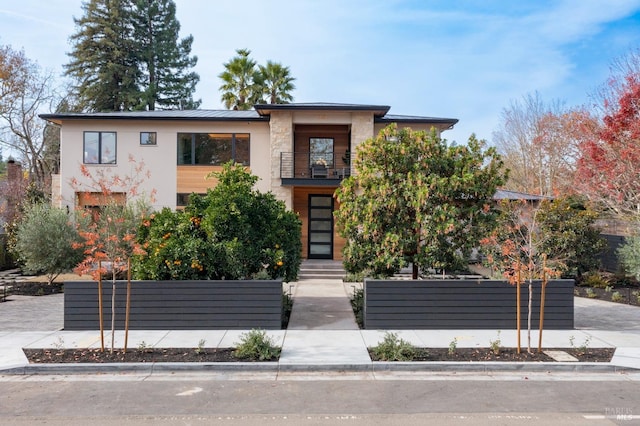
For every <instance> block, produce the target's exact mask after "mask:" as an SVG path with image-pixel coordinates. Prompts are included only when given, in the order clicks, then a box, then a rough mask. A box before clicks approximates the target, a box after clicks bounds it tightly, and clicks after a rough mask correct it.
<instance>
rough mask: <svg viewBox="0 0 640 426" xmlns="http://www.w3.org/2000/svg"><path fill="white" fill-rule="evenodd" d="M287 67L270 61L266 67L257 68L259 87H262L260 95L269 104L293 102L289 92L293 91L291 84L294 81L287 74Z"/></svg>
mask: <svg viewBox="0 0 640 426" xmlns="http://www.w3.org/2000/svg"><path fill="white" fill-rule="evenodd" d="M289 71H290V70H289V67H285V66H282V64H280V63H277V62H272V61H267V65H260V66H259V82H258V83H259V85H260V86H261V87H262V94H263V95H265V96H266V97H267V101H268V102H269V103H270V104H285V103H287V102H291V101H292V100H293V96H291V91H293V90H295V88H296V86H295V85H294V84H293V81H294V80H295V78H294V77H291V74H289Z"/></svg>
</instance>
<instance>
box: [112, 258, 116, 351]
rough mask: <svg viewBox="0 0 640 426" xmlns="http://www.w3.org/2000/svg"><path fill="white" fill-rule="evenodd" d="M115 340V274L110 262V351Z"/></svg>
mask: <svg viewBox="0 0 640 426" xmlns="http://www.w3.org/2000/svg"><path fill="white" fill-rule="evenodd" d="M115 340H116V274H115V269H114V266H113V263H111V353H113V347H114V345H115Z"/></svg>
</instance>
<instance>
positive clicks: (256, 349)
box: [233, 329, 281, 361]
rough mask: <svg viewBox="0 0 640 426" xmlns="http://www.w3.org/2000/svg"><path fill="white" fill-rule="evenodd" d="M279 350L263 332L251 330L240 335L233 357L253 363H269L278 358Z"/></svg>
mask: <svg viewBox="0 0 640 426" xmlns="http://www.w3.org/2000/svg"><path fill="white" fill-rule="evenodd" d="M280 351H281V348H280V347H279V346H276V345H275V342H274V341H273V339H271V338H270V337H269V336H267V332H266V331H263V330H255V329H254V330H251V331H249V332H248V333H243V334H241V335H240V343H238V344H236V350H235V351H234V353H233V354H234V356H235V357H237V358H241V359H250V360H253V361H269V360H271V359H274V358H277V357H278V356H280Z"/></svg>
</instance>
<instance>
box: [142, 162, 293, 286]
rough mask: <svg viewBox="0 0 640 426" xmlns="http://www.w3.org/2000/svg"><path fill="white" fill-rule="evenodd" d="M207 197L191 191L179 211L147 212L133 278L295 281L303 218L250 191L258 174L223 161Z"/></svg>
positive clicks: (279, 202) (263, 195) (280, 203)
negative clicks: (301, 220) (143, 253)
mask: <svg viewBox="0 0 640 426" xmlns="http://www.w3.org/2000/svg"><path fill="white" fill-rule="evenodd" d="M213 177H215V178H216V179H217V180H218V183H217V185H216V186H215V188H213V189H210V190H209V191H208V192H207V194H206V195H204V196H199V195H196V194H192V195H191V196H190V197H189V203H188V205H187V206H186V207H185V209H184V210H182V211H175V212H174V211H171V210H169V209H167V208H165V209H163V210H162V211H161V212H157V213H154V214H152V215H149V216H148V217H147V218H146V219H145V221H144V226H141V227H140V229H139V230H138V235H137V241H138V243H139V244H141V245H143V246H144V249H145V251H146V252H147V253H148V254H147V255H142V256H136V257H135V259H134V262H133V271H134V277H135V278H136V279H150V280H202V279H212V280H222V279H226V280H237V279H255V278H256V277H261V278H266V279H276V278H282V279H283V280H285V281H294V280H295V279H296V278H297V276H298V271H299V269H300V262H301V256H302V246H301V222H300V219H299V218H298V216H297V215H296V214H295V213H294V212H292V211H288V210H286V208H285V205H284V203H283V202H281V201H279V200H277V199H276V198H275V197H274V196H273V194H271V193H266V194H263V193H260V192H259V191H256V190H254V189H253V186H254V184H255V183H256V181H257V177H256V176H254V175H251V174H250V173H249V172H248V171H247V170H246V169H245V168H244V167H243V166H241V165H234V164H232V163H227V164H226V165H225V166H224V167H223V170H222V171H221V172H220V173H216V174H214V176H213Z"/></svg>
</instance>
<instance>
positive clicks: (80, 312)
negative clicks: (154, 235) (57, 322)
mask: <svg viewBox="0 0 640 426" xmlns="http://www.w3.org/2000/svg"><path fill="white" fill-rule="evenodd" d="M116 286H117V287H116V328H117V329H123V328H124V322H125V304H126V293H127V291H126V289H127V283H126V281H118V282H117V283H116ZM102 294H103V304H104V311H103V312H104V319H103V323H104V327H105V328H107V329H110V328H111V282H110V281H108V282H107V281H103V283H102ZM98 315H99V314H98V283H97V282H96V281H67V282H65V284H64V329H65V330H98V329H99V328H100V323H99V316H98ZM281 317H282V282H281V281H279V280H274V281H252V280H248V281H132V283H131V310H130V318H129V329H130V330H204V329H223V330H224V329H252V328H261V329H272V330H273V329H280V328H281V320H282V318H281Z"/></svg>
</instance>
